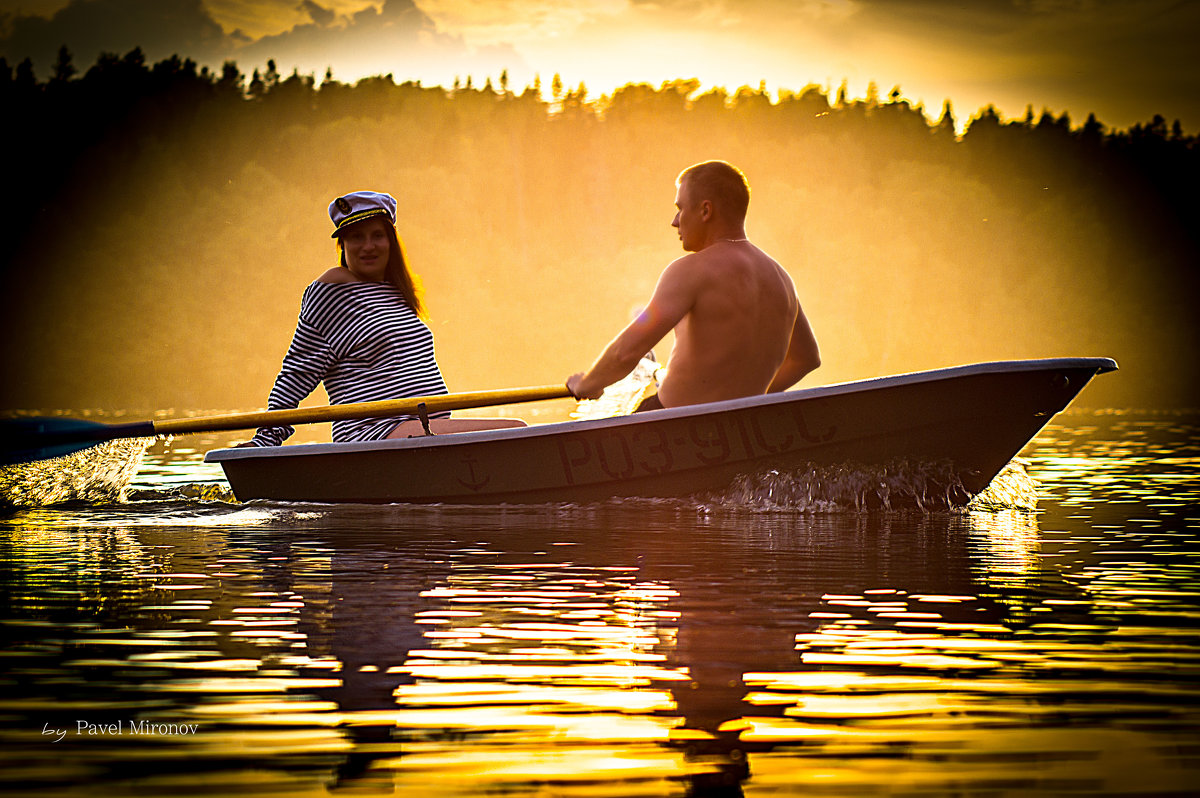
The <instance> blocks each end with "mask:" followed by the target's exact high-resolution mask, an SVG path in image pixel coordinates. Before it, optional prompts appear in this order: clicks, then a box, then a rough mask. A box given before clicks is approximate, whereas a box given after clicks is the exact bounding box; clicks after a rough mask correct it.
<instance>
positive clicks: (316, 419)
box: [0, 385, 571, 465]
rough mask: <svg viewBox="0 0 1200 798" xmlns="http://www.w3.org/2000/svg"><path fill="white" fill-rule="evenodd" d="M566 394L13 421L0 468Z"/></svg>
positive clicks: (482, 394) (3, 426)
mask: <svg viewBox="0 0 1200 798" xmlns="http://www.w3.org/2000/svg"><path fill="white" fill-rule="evenodd" d="M570 395H571V393H570V391H568V390H567V388H566V386H564V385H542V386H539V387H534V388H506V389H503V390H499V391H473V392H466V393H449V394H442V395H441V396H414V397H411V398H408V399H387V400H384V401H380V402H359V403H356V404H347V405H327V406H324V407H299V408H293V409H290V410H263V411H259V412H255V413H230V414H228V415H222V416H200V417H197V418H179V419H167V420H163V421H135V422H131V423H127V424H101V423H99V422H95V421H84V420H82V419H77V418H53V417H36V418H18V419H10V420H5V421H3V422H0V464H3V465H12V464H14V463H28V462H32V461H34V460H44V459H46V458H48V457H61V456H63V455H66V454H71V453H72V452H77V451H80V450H82V449H87V448H88V447H90V446H95V445H96V444H99V443H103V442H105V441H111V440H116V439H118V438H153V437H155V436H157V435H185V434H189V433H194V432H221V431H225V430H236V429H255V428H257V427H282V426H285V425H287V426H291V425H294V424H318V423H321V422H323V421H344V420H346V419H352V418H375V417H380V418H387V417H388V416H402V415H411V414H413V413H417V412H418V410H419V408H420V406H421V405H424V406H425V411H426V412H427V413H438V412H440V411H442V410H463V409H466V408H469V407H492V406H494V405H509V404H517V403H519V402H539V401H542V400H545V399H561V398H564V397H567V396H570Z"/></svg>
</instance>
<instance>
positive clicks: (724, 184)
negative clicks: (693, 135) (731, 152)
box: [675, 161, 750, 221]
mask: <svg viewBox="0 0 1200 798" xmlns="http://www.w3.org/2000/svg"><path fill="white" fill-rule="evenodd" d="M685 180H686V181H688V185H689V186H691V187H692V191H693V192H695V193H694V194H693V196H694V197H695V198H696V199H700V200H705V199H706V200H710V201H711V202H712V203H713V205H716V206H717V207H719V208H720V209H721V211H722V212H723V213H724V214H725V215H727V216H729V217H730V218H731V219H733V220H735V221H744V220H745V219H746V210H747V209H748V208H749V207H750V183H749V182H748V181H747V180H746V176H745V175H744V174H742V170H741V169H738V168H737V167H736V166H734V165H733V164H730V163H726V162H725V161H705V162H703V163H698V164H695V165H694V166H689V167H688V168H687V169H684V170H683V171H682V172H680V173H679V177H678V179H676V181H675V185H676V186H681V185H683V181H685Z"/></svg>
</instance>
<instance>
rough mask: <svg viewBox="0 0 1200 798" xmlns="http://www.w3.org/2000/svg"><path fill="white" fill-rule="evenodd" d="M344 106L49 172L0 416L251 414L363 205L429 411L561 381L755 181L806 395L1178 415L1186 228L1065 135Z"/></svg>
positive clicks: (10, 339) (863, 119) (267, 117)
mask: <svg viewBox="0 0 1200 798" xmlns="http://www.w3.org/2000/svg"><path fill="white" fill-rule="evenodd" d="M335 89H337V86H336V85H335V86H333V87H332V88H331V89H330V90H329V91H326V88H325V87H324V86H322V87H321V89H320V91H319V92H318V91H316V90H314V89H313V88H312V87H311V85H310V86H309V87H308V88H307V89H304V87H303V85H293V84H292V82H291V81H290V80H285V81H281V82H280V83H278V84H277V88H276V89H275V90H272V91H270V92H268V93H266V94H265V95H263V96H260V97H257V98H256V99H253V101H248V100H245V99H242V98H235V99H233V100H228V101H226V100H212V101H205V102H199V101H197V102H195V103H193V104H192V105H190V106H189V105H188V104H187V103H185V102H184V99H185V98H186V95H185V94H183V93H182V91H179V93H178V94H177V93H176V90H174V89H173V90H172V91H171V92H168V93H167V94H166V95H164V96H165V97H169V98H170V99H171V100H172V101H173V102H172V103H165V101H163V102H159V104H157V105H154V104H152V103H151V104H148V106H147V107H143V106H134V107H135V108H136V109H139V110H137V112H136V113H134V112H133V111H131V112H130V113H129V114H128V115H127V116H125V117H121V119H122V122H121V125H124V127H121V126H120V125H117V124H116V123H113V126H112V127H111V128H108V129H109V130H110V131H116V132H119V133H122V134H128V135H124V136H123V137H117V136H116V133H112V137H111V138H108V139H103V140H101V141H98V142H96V143H94V144H93V145H91V146H89V147H88V148H86V149H84V150H83V151H82V152H79V153H73V154H72V156H73V159H72V157H67V158H65V159H64V161H63V163H62V164H60V165H59V167H58V168H59V169H60V170H63V177H62V181H63V185H62V189H61V190H60V191H58V192H57V193H53V194H51V195H50V196H49V197H48V198H47V197H42V198H38V197H34V198H33V202H31V203H28V204H30V205H31V207H22V208H15V209H14V215H13V216H12V217H11V218H12V219H17V218H22V219H24V220H27V222H28V223H27V224H21V225H18V224H16V222H15V221H10V222H9V226H11V227H15V228H17V229H18V230H19V232H18V233H15V235H16V236H17V240H16V248H15V250H14V254H13V255H12V256H11V259H10V261H9V263H8V266H7V269H6V271H5V272H4V275H3V280H4V284H3V289H4V290H3V294H4V314H3V322H2V328H0V331H2V332H3V334H4V336H5V347H4V349H3V362H2V363H0V365H2V366H3V369H4V373H5V374H6V378H5V381H4V383H3V385H2V387H0V407H4V408H10V409H13V408H22V409H32V408H39V407H40V408H69V409H80V408H92V407H94V408H108V409H126V410H136V411H142V412H149V411H153V410H173V411H183V410H200V409H203V410H213V409H216V410H224V409H240V408H252V407H260V406H263V405H264V404H265V401H266V396H267V393H268V391H269V389H270V386H271V382H272V380H273V378H274V376H275V374H276V372H277V370H278V367H279V362H280V360H281V358H282V356H283V353H284V351H285V349H286V347H287V344H288V341H289V340H290V337H291V334H292V331H293V329H294V327H295V321H296V315H297V313H298V309H299V300H300V294H301V292H302V290H303V289H304V287H305V286H306V285H307V284H308V283H309V282H311V281H312V280H313V279H315V278H316V277H317V276H318V275H319V274H320V273H321V272H323V271H324V270H325V269H327V268H329V267H330V266H332V265H335V263H336V253H335V250H334V246H333V244H332V243H331V241H330V239H329V230H330V223H329V220H328V217H327V216H326V210H325V209H326V207H327V205H328V203H329V201H330V200H331V199H332V198H334V197H336V196H339V195H341V194H344V193H346V192H348V191H352V190H356V189H363V188H374V189H380V190H385V191H388V192H390V193H392V194H394V195H395V196H396V197H397V198H398V201H399V224H398V228H399V231H400V234H401V236H402V238H403V239H404V241H405V244H406V247H407V251H408V254H409V257H410V260H411V262H412V265H413V267H414V268H415V270H416V271H417V272H418V273H419V274H420V275H421V276H422V277H423V278H424V282H425V286H426V289H427V297H426V299H427V304H428V306H429V308H430V311H431V315H432V319H431V327H432V329H433V331H434V334H435V336H436V341H437V351H438V357H439V361H440V363H441V365H442V368H443V370H444V372H445V376H446V379H447V382H448V384H449V387H450V389H451V390H452V391H459V390H477V389H489V388H499V387H510V386H520V385H532V384H546V383H552V382H557V381H559V380H562V379H565V377H566V376H567V375H568V374H570V373H573V372H574V371H577V370H579V369H581V368H583V367H585V366H586V365H587V364H588V363H590V362H591V360H592V359H593V358H594V357H595V355H596V354H597V353H598V352H599V351H600V349H601V348H602V347H603V346H604V344H605V343H607V341H608V340H609V339H610V338H611V337H612V336H613V335H614V334H615V333H616V332H617V331H618V330H619V329H620V328H621V327H622V326H623V325H624V324H625V323H626V322H627V321H628V319H629V317H630V314H631V313H632V312H633V310H634V309H635V308H636V307H637V306H638V305H639V304H640V303H643V302H644V301H645V300H646V299H647V298H648V297H649V295H650V292H651V291H652V289H653V287H654V284H655V281H656V280H657V277H658V275H659V273H660V271H661V270H662V268H663V267H664V266H665V265H666V264H667V263H668V262H670V261H671V260H672V259H673V258H675V257H678V256H679V255H681V254H682V252H681V250H680V249H679V244H678V240H677V238H676V235H675V231H674V230H673V229H672V228H671V227H670V226H669V225H670V221H671V218H672V215H673V212H674V208H673V206H672V203H673V200H674V180H675V177H676V176H677V174H678V173H679V172H680V171H681V170H682V169H683V168H685V167H687V166H688V165H690V164H692V163H695V162H697V161H700V160H704V159H709V158H722V159H726V160H729V161H731V162H733V163H735V164H737V165H738V166H739V167H741V168H742V169H743V170H744V171H745V172H746V174H747V176H748V178H749V180H750V183H751V187H752V201H751V207H750V215H749V220H748V233H749V235H750V236H751V238H752V240H753V241H754V242H755V243H757V244H758V245H760V246H761V247H762V248H763V249H765V250H766V251H767V252H769V253H770V254H772V255H773V256H775V257H776V258H777V259H778V260H779V261H780V262H781V263H782V264H783V265H784V267H785V268H787V269H788V271H789V272H790V273H791V275H792V276H793V278H794V279H795V281H796V285H797V288H798V290H799V293H800V297H801V301H802V303H803V305H804V308H805V311H806V313H807V314H808V316H809V318H810V319H811V320H812V323H813V326H814V328H815V331H816V334H817V337H818V340H819V342H820V345H821V349H822V355H823V362H824V365H823V366H822V368H821V369H820V370H819V371H817V372H816V373H814V374H813V375H811V376H810V377H809V378H807V379H806V381H805V382H804V383H803V384H804V385H817V384H825V383H832V382H840V381H845V380H852V379H861V378H867V377H872V376H879V375H883V374H892V373H901V372H905V371H910V370H918V369H925V368H933V367H939V366H946V365H954V364H959V363H967V362H977V361H988V360H1001V359H1010V358H1029V357H1049V356H1062V355H1071V356H1076V355H1083V356H1110V357H1114V358H1116V359H1117V361H1118V362H1119V363H1120V364H1121V371H1120V372H1118V374H1116V375H1115V376H1114V377H1113V378H1112V379H1108V380H1105V381H1104V382H1103V383H1099V384H1097V385H1095V386H1093V387H1091V388H1089V390H1088V392H1087V394H1085V396H1084V398H1083V401H1085V402H1087V404H1088V405H1089V406H1093V407H1098V406H1170V405H1188V404H1194V397H1195V395H1196V394H1195V391H1194V387H1195V377H1196V369H1197V366H1196V365H1195V364H1193V363H1191V362H1190V361H1183V362H1181V361H1180V360H1179V359H1178V358H1177V357H1176V352H1177V351H1178V348H1179V346H1180V343H1181V342H1184V341H1192V340H1195V332H1196V330H1195V319H1194V314H1193V313H1192V311H1191V305H1192V300H1193V299H1194V290H1193V289H1194V288H1195V284H1196V277H1195V270H1194V268H1192V267H1194V255H1195V249H1194V247H1193V246H1192V244H1190V243H1188V242H1187V241H1181V240H1179V239H1178V236H1179V235H1180V233H1179V230H1180V229H1181V228H1180V225H1181V224H1186V218H1187V217H1186V213H1190V212H1191V211H1190V210H1188V209H1187V208H1175V207H1172V206H1170V204H1169V202H1168V198H1167V197H1166V195H1160V194H1157V193H1155V192H1156V191H1158V189H1157V188H1155V187H1154V186H1152V185H1148V184H1147V182H1146V181H1147V178H1145V177H1144V176H1140V175H1139V174H1138V173H1136V172H1133V173H1131V174H1129V175H1125V176H1124V177H1122V174H1124V173H1118V172H1114V170H1113V169H1112V168H1108V167H1106V168H1105V169H1100V170H1097V169H1094V168H1092V167H1093V166H1094V165H1095V163H1106V162H1104V161H1102V160H1101V161H1093V158H1100V156H1099V155H1095V154H1094V153H1092V151H1091V150H1087V149H1086V148H1087V147H1088V146H1091V145H1090V144H1088V141H1089V139H1088V138H1087V136H1086V135H1084V134H1083V133H1082V132H1078V131H1076V130H1068V129H1067V128H1065V127H1064V126H1063V124H1062V122H1063V120H1054V119H1053V118H1051V120H1050V123H1049V124H1048V125H1042V124H1037V125H1034V124H1032V123H1029V124H1027V125H1019V126H1016V127H1014V128H1012V129H1009V128H1005V127H1003V126H1001V125H1000V123H999V122H998V121H997V122H996V123H995V124H992V123H991V121H990V120H989V119H988V118H981V119H980V120H979V121H977V122H975V123H973V124H972V125H971V126H970V127H969V128H968V132H967V135H966V136H964V137H963V138H962V140H961V141H956V140H955V139H954V137H953V135H952V134H950V133H947V132H946V129H945V128H944V127H941V128H939V127H937V126H934V125H932V124H931V123H930V121H929V120H928V119H927V118H926V117H925V116H923V115H922V112H923V109H920V108H914V107H913V106H911V105H910V104H909V103H908V101H906V100H904V99H903V98H897V97H893V98H892V99H891V100H890V101H888V102H883V103H880V102H879V101H878V100H870V101H846V102H845V104H844V105H839V104H838V103H834V102H832V101H830V99H829V98H828V97H826V96H825V95H824V94H823V93H822V92H821V91H820V90H818V89H815V88H813V89H812V90H811V91H808V92H806V93H805V94H803V95H802V96H801V95H794V96H789V97H787V98H786V99H785V100H784V101H779V102H775V103H772V101H771V98H769V97H767V96H765V95H760V94H757V93H755V92H753V91H751V90H746V91H744V92H742V93H740V94H738V95H736V96H720V95H712V94H708V95H703V96H698V97H697V96H695V95H692V94H690V92H691V91H692V89H693V84H689V83H687V82H680V83H679V84H676V85H671V86H665V87H662V88H659V89H653V88H650V87H645V86H643V87H627V88H626V89H624V90H622V91H621V92H618V93H617V95H616V96H615V97H611V98H606V101H605V102H604V103H603V104H600V105H597V106H591V105H588V104H586V103H585V101H584V97H582V96H577V95H575V94H568V95H567V96H566V97H564V98H562V99H561V100H560V101H558V102H556V103H546V102H543V101H542V100H541V99H539V98H537V97H536V96H531V95H530V94H529V93H526V94H524V95H514V94H512V93H509V94H507V95H501V94H499V93H494V92H492V91H485V90H478V89H474V90H459V91H457V92H449V91H445V90H442V89H440V88H428V87H425V88H422V87H418V86H414V85H410V84H406V85H404V86H396V85H395V84H393V83H392V82H391V81H390V80H387V79H377V80H375V81H364V82H363V83H361V84H359V85H358V86H356V87H353V88H351V87H348V86H341V88H340V90H337V91H335ZM305 92H307V93H305ZM47 96H49V95H47ZM47 102H49V101H48V100H47ZM148 109H149V110H148ZM76 113H80V112H76ZM62 121H63V124H64V125H67V126H68V127H64V128H63V129H64V130H70V129H71V128H70V127H69V125H72V124H82V120H80V119H76V118H75V117H74V116H71V117H69V118H67V119H65V120H62ZM939 131H941V132H939ZM1056 131H1057V132H1056ZM64 135H65V134H64ZM1155 135H1157V133H1156V134H1155ZM1162 135H1163V142H1162V143H1163V146H1164V147H1166V148H1168V149H1169V148H1171V147H1176V145H1175V144H1172V143H1171V140H1169V136H1168V134H1166V133H1165V131H1164V132H1163V133H1162ZM1113 141H1115V142H1118V143H1119V141H1124V139H1113ZM1190 141H1192V140H1191V139H1185V140H1182V144H1180V145H1179V146H1178V147H1177V148H1176V149H1174V150H1170V151H1171V152H1176V151H1178V152H1186V153H1190V152H1192V150H1191V149H1189V147H1190V146H1191V145H1189V144H1188V142H1190ZM1113 147H1114V148H1116V145H1115V144H1114V145H1113ZM1106 152H1107V151H1106ZM1110 156H1111V153H1109V154H1107V155H1105V156H1104V157H1110ZM1111 157H1115V156H1111ZM1163 157H1164V158H1167V157H1168V156H1165V155H1164V156H1163ZM1170 157H1174V156H1170ZM1188 157H1189V158H1191V159H1192V160H1194V158H1193V157H1192V156H1190V155H1189V156H1188ZM1192 160H1188V161H1186V163H1185V167H1186V168H1191V167H1190V166H1188V165H1189V164H1191V162H1192ZM1165 162H1168V163H1169V161H1165ZM34 165H36V162H35V164H34ZM14 166H18V165H17V164H16V163H14ZM1160 166H1161V164H1160ZM1123 168H1125V167H1123ZM20 169H21V170H29V172H30V173H31V174H32V173H33V172H34V171H36V170H34V169H33V167H32V166H28V165H22V166H20ZM1166 171H1168V172H1169V170H1166ZM24 174H25V172H24V171H21V172H20V173H19V175H24ZM1156 174H1157V173H1156ZM22 179H24V178H22ZM28 179H29V180H30V183H29V185H30V186H31V187H33V186H37V185H40V184H37V183H36V182H35V181H33V179H32V178H31V177H30V178H28ZM18 185H19V184H18ZM1147 197H1149V198H1150V199H1151V200H1152V201H1146V198H1147ZM10 201H11V202H13V203H17V204H20V203H19V202H18V201H17V199H14V198H10ZM1173 213H1179V214H1184V215H1182V216H1179V217H1178V218H1176V217H1172V214H1173ZM1184 229H1185V228H1184ZM1173 237H1174V238H1173ZM1189 259H1191V260H1189ZM668 346H669V340H668V341H667V342H664V344H663V345H661V346H660V347H659V351H658V355H659V358H660V360H665V358H666V354H667V351H668ZM324 398H325V397H324V396H323V395H320V396H316V397H314V398H313V400H312V401H313V403H323V402H324Z"/></svg>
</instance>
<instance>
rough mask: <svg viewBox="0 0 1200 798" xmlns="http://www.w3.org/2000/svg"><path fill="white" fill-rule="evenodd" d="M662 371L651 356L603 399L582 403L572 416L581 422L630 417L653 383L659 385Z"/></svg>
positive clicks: (607, 392) (609, 389)
mask: <svg viewBox="0 0 1200 798" xmlns="http://www.w3.org/2000/svg"><path fill="white" fill-rule="evenodd" d="M659 368H661V366H660V365H659V363H658V361H657V360H655V359H654V353H653V352H649V353H647V354H646V355H645V356H644V357H643V358H642V359H641V360H640V361H638V364H637V365H636V366H634V368H633V371H631V372H629V374H627V375H626V376H625V377H623V378H622V379H620V380H617V381H616V382H614V383H613V384H612V385H610V386H608V387H607V388H605V389H604V393H603V394H601V395H600V398H599V399H582V400H580V402H579V406H578V407H577V408H575V410H574V411H572V413H571V418H574V419H577V420H581V421H582V420H585V419H593V418H611V417H613V416H627V415H629V414H630V413H632V412H633V410H634V408H636V407H637V406H638V402H640V401H642V396H643V395H644V394H645V393H646V389H647V388H648V387H650V384H651V383H654V382H657V378H658V370H659Z"/></svg>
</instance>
